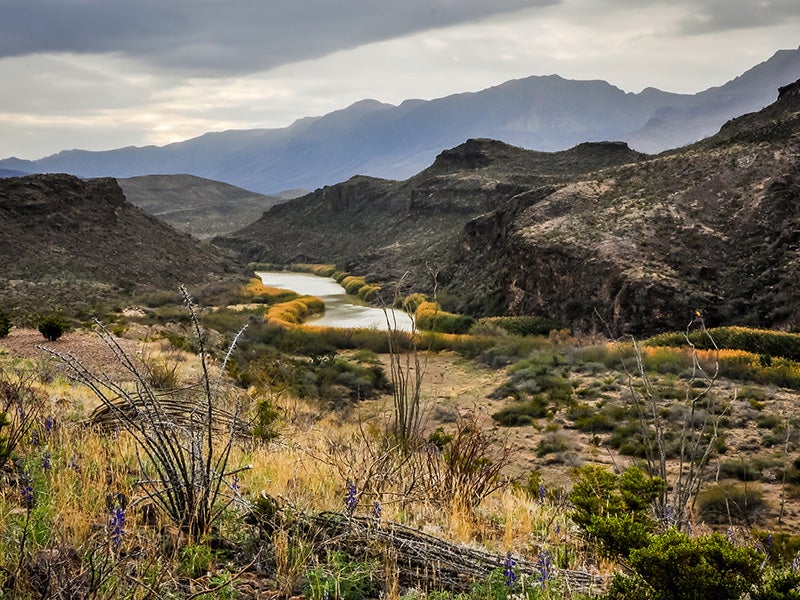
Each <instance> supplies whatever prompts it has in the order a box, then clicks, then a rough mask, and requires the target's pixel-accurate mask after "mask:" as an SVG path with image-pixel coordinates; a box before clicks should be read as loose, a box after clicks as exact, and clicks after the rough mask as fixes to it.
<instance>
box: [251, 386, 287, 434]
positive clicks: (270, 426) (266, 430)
mask: <svg viewBox="0 0 800 600" xmlns="http://www.w3.org/2000/svg"><path fill="white" fill-rule="evenodd" d="M280 418H281V411H280V410H279V409H278V407H277V406H276V405H275V402H274V401H273V400H272V398H269V397H267V398H262V399H260V400H259V401H258V404H257V406H256V414H255V418H254V419H253V437H254V438H256V439H259V440H262V441H264V442H271V441H272V440H274V439H277V438H278V436H279V435H280V433H279V431H278V423H279V421H280Z"/></svg>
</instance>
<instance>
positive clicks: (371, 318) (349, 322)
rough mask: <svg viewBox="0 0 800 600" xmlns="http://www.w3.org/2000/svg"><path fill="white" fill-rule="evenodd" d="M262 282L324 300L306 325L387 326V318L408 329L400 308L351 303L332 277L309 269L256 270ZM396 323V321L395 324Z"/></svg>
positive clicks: (367, 327) (356, 327)
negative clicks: (322, 308) (320, 312)
mask: <svg viewBox="0 0 800 600" xmlns="http://www.w3.org/2000/svg"><path fill="white" fill-rule="evenodd" d="M256 275H258V276H259V277H260V278H261V281H263V282H264V285H268V286H271V287H276V288H281V289H284V290H291V291H293V292H297V293H298V294H300V295H303V296H316V297H317V298H320V299H321V300H322V301H323V302H325V314H323V315H321V316H319V317H312V318H311V319H308V320H307V321H306V324H308V325H320V326H324V327H341V328H344V329H382V330H384V331H385V330H386V329H388V327H387V324H386V320H387V316H388V318H389V319H390V320H391V321H392V322H393V326H395V327H396V328H397V329H399V330H401V331H411V329H412V326H413V324H412V321H411V317H409V316H408V315H407V314H406V313H405V312H403V311H401V310H393V309H387V311H386V312H384V310H383V309H381V308H374V307H372V306H360V305H358V304H353V302H352V299H351V297H350V296H348V295H347V294H346V293H345V291H344V288H343V287H342V286H340V285H339V284H338V283H337V282H336V280H335V279H333V278H331V277H319V276H318V275H310V274H308V273H294V272H291V271H258V272H256ZM394 323H396V325H394Z"/></svg>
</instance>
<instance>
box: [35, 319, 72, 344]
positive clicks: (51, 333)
mask: <svg viewBox="0 0 800 600" xmlns="http://www.w3.org/2000/svg"><path fill="white" fill-rule="evenodd" d="M37 328H38V329H39V333H41V334H42V336H43V337H44V339H46V340H47V341H49V342H55V341H56V340H57V339H58V338H60V337H61V336H62V335H63V334H64V333H66V332H67V330H68V329H69V323H68V322H67V320H66V319H65V318H64V317H62V316H61V315H57V314H50V315H44V316H43V317H40V318H39V319H38V322H37Z"/></svg>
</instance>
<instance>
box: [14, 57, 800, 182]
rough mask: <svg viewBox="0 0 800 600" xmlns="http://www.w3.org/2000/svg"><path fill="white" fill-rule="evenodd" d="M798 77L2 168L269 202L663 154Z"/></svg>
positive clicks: (530, 93)
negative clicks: (227, 188)
mask: <svg viewBox="0 0 800 600" xmlns="http://www.w3.org/2000/svg"><path fill="white" fill-rule="evenodd" d="M798 77H800V49H794V50H781V51H779V52H778V53H776V54H775V55H774V56H773V57H771V58H770V59H769V60H767V61H765V62H763V63H761V64H759V65H756V66H754V67H753V68H752V69H750V70H749V71H747V72H746V73H743V74H742V75H741V76H739V77H737V78H736V79H734V80H732V81H730V82H728V83H726V84H725V85H722V86H719V87H715V88H711V89H708V90H705V91H703V92H700V93H698V94H695V95H686V94H672V93H668V92H663V91H660V90H657V89H654V88H647V89H645V90H643V91H641V92H639V93H626V92H624V91H623V90H621V89H619V88H617V87H615V86H613V85H611V84H609V83H607V82H605V81H574V80H568V79H564V78H562V77H559V76H558V75H547V76H533V77H527V78H524V79H519V80H513V81H508V82H506V83H503V84H501V85H498V86H495V87H492V88H488V89H485V90H482V91H478V92H470V93H462V94H455V95H452V96H447V97H445V98H438V99H434V100H430V101H425V100H407V101H405V102H403V103H401V104H400V105H399V106H393V105H389V104H384V103H380V102H377V101H375V100H364V101H361V102H357V103H355V104H353V105H352V106H349V107H347V108H345V109H343V110H339V111H335V112H332V113H329V114H327V115H324V116H322V117H315V118H305V119H300V120H298V121H296V122H295V123H294V124H292V125H291V126H289V127H286V128H281V129H254V130H244V131H224V132H219V133H207V134H205V135H203V136H200V137H197V138H193V139H190V140H187V141H184V142H179V143H174V144H170V145H167V146H163V147H155V146H148V147H143V148H134V147H128V148H120V149H116V150H111V151H106V152H88V151H82V150H70V151H64V152H60V153H58V154H55V155H52V156H49V157H45V158H42V159H40V160H37V161H24V160H19V159H13V158H12V159H6V160H2V161H0V168H6V169H14V170H18V171H19V170H21V171H28V172H68V173H73V174H75V175H80V176H84V177H105V176H112V177H123V178H127V177H133V176H137V175H150V174H157V173H158V174H179V173H190V174H193V175H196V176H200V177H205V178H209V179H214V180H218V181H225V182H227V183H230V184H233V185H237V186H239V187H242V188H245V189H248V190H253V191H256V192H262V193H278V192H281V191H283V190H286V189H308V190H313V189H316V188H318V187H321V186H324V185H328V184H334V183H339V182H342V181H345V180H347V179H349V178H350V177H352V176H354V175H357V174H360V175H367V176H372V177H379V178H390V179H406V178H408V177H411V176H412V175H414V174H415V173H417V172H419V171H420V170H422V169H424V168H425V167H427V166H428V165H430V164H431V162H432V161H433V160H434V158H435V157H436V156H437V154H439V153H440V152H441V151H442V150H443V149H445V148H450V147H453V146H456V145H458V144H461V143H463V142H464V140H466V139H469V138H491V139H497V140H502V141H504V142H506V143H508V144H512V145H516V146H521V147H525V148H529V149H535V150H543V151H557V150H565V149H568V148H570V147H573V146H575V145H576V144H579V143H581V142H587V141H603V140H622V141H626V142H628V143H629V145H630V146H631V147H632V148H634V149H636V150H639V151H643V152H650V153H652V152H658V151H662V150H665V149H669V148H675V147H679V146H682V145H684V144H687V143H691V142H695V141H697V140H699V139H701V138H703V137H705V136H707V135H711V134H713V133H715V132H716V131H717V130H718V129H719V127H720V126H721V125H722V124H723V123H725V122H726V121H727V120H729V119H730V118H732V117H735V116H738V115H741V114H743V113H746V112H750V111H754V110H759V109H761V108H763V107H764V106H766V105H767V104H769V103H770V102H772V101H773V100H774V98H775V96H774V90H776V89H777V88H778V87H779V86H782V85H786V84H787V83H790V82H792V81H794V80H796V79H797V78H798Z"/></svg>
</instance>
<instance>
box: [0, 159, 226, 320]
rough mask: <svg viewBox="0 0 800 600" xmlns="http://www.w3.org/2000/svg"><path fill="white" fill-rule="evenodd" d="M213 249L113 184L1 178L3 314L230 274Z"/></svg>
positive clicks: (110, 181)
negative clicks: (129, 199)
mask: <svg viewBox="0 0 800 600" xmlns="http://www.w3.org/2000/svg"><path fill="white" fill-rule="evenodd" d="M237 273H238V267H237V266H236V265H235V264H234V263H233V262H232V261H231V260H230V259H228V258H225V257H224V256H222V254H221V253H220V252H219V251H218V250H217V249H215V248H212V247H211V246H209V245H207V244H203V243H200V242H197V241H196V240H194V239H193V238H191V237H190V236H189V235H187V234H185V233H180V232H178V231H175V230H174V229H173V228H171V227H170V226H168V225H166V224H164V223H162V222H161V221H159V220H158V219H156V218H155V217H152V216H150V215H147V214H146V213H144V212H143V211H142V210H141V209H139V208H137V207H135V206H133V205H132V204H130V203H129V202H127V201H126V200H125V197H124V196H123V194H122V189H121V188H120V187H119V185H118V184H117V182H116V181H114V180H113V179H97V180H88V181H83V180H80V179H78V178H76V177H73V176H70V175H30V176H27V177H20V178H9V179H0V278H1V279H2V281H3V289H4V292H3V298H2V300H3V305H4V307H5V308H6V309H16V308H20V307H22V308H35V309H36V310H39V311H41V310H46V309H48V308H53V307H55V306H63V305H67V304H69V305H73V306H79V307H81V306H82V307H86V306H89V305H91V304H93V303H95V302H98V301H101V300H104V299H109V298H115V297H117V296H118V295H119V294H128V293H131V292H146V291H153V290H173V291H174V290H177V287H178V286H179V285H180V284H182V283H183V284H186V285H189V286H200V285H204V284H207V283H213V282H217V281H219V280H220V279H222V278H225V277H232V276H237Z"/></svg>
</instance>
